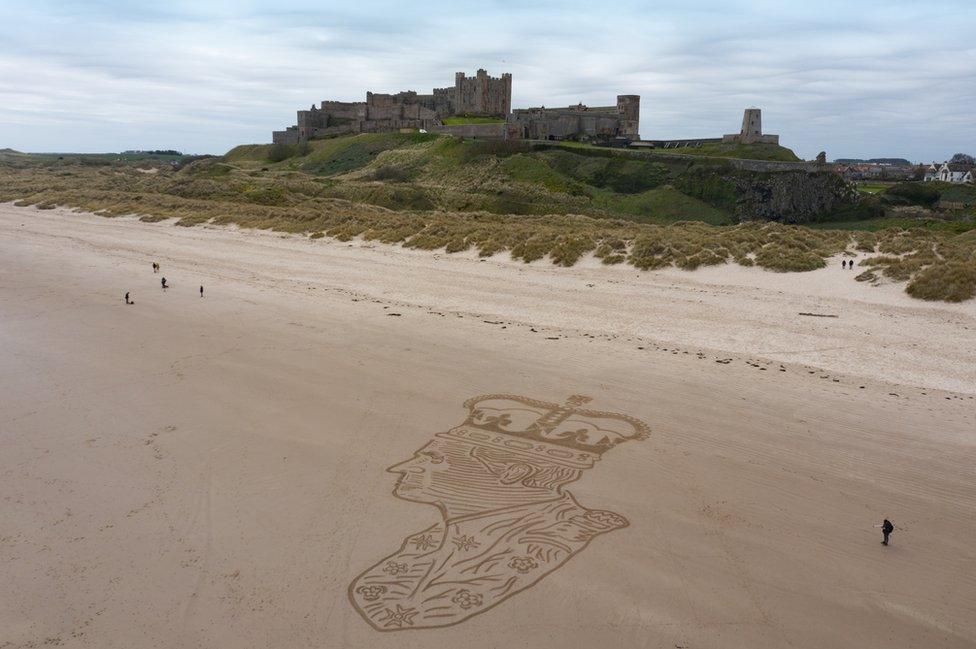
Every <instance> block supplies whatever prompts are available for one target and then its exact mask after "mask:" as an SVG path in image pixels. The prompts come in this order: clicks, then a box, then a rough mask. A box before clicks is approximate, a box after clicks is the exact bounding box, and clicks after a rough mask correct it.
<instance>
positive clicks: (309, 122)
mask: <svg viewBox="0 0 976 649" xmlns="http://www.w3.org/2000/svg"><path fill="white" fill-rule="evenodd" d="M452 118H453V119H452ZM297 122H298V123H297V124H295V125H294V126H289V127H288V128H286V129H285V130H283V131H275V132H274V133H272V142H274V143H275V144H297V143H299V142H307V141H308V140H315V139H320V138H326V137H333V136H337V135H347V134H355V133H388V132H397V131H401V130H403V131H416V130H423V131H426V132H431V133H443V134H447V135H456V136H458V137H467V138H483V139H502V140H518V139H525V140H577V141H585V142H593V143H596V144H604V145H611V146H630V147H633V148H654V149H659V148H661V149H685V148H696V147H700V146H703V145H708V144H716V143H727V144H728V143H735V144H756V143H763V144H779V136H778V135H765V134H763V132H762V111H761V110H760V109H758V108H747V109H746V110H745V113H744V114H743V116H742V129H741V130H740V131H739V133H735V134H732V135H726V136H724V137H721V138H687V139H671V140H641V139H640V134H639V132H640V128H639V127H640V96H639V95H617V103H616V104H615V105H613V106H585V105H583V104H576V105H575V106H568V107H566V108H546V107H545V106H540V107H537V108H516V109H514V110H513V109H512V75H511V74H509V73H505V74H502V76H501V77H491V76H489V75H488V73H487V72H486V71H485V70H478V71H477V72H476V73H475V75H474V76H473V77H469V76H466V75H465V74H464V73H463V72H458V73H456V74H455V75H454V86H453V87H447V88H434V89H433V90H432V91H431V93H430V94H425V95H421V94H418V93H417V92H415V91H413V90H405V91H403V92H398V93H395V94H386V93H374V92H367V93H366V101H323V102H322V103H321V104H320V105H319V106H318V107H316V106H314V105H313V106H312V107H311V108H309V109H308V110H300V111H298V120H297Z"/></svg>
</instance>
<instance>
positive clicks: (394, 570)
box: [383, 561, 410, 577]
mask: <svg viewBox="0 0 976 649" xmlns="http://www.w3.org/2000/svg"><path fill="white" fill-rule="evenodd" d="M409 571H410V568H409V567H407V564H405V563H397V562H396V561H387V562H386V566H384V567H383V572H385V573H386V574H388V575H393V576H394V577H396V576H397V575H403V574H406V573H407V572H409Z"/></svg>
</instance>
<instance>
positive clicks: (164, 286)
mask: <svg viewBox="0 0 976 649" xmlns="http://www.w3.org/2000/svg"><path fill="white" fill-rule="evenodd" d="M159 283H160V284H162V286H163V290H164V291H165V290H166V278H165V277H164V278H163V279H162V280H160V282H159Z"/></svg>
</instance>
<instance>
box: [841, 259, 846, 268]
mask: <svg viewBox="0 0 976 649" xmlns="http://www.w3.org/2000/svg"><path fill="white" fill-rule="evenodd" d="M840 267H841V268H847V260H846V259H841V260H840Z"/></svg>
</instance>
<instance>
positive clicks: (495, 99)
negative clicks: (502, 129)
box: [454, 70, 512, 117]
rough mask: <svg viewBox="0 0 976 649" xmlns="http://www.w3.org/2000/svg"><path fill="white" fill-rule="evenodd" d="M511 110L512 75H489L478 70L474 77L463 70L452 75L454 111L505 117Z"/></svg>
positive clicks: (463, 113) (459, 113) (462, 113)
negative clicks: (498, 76)
mask: <svg viewBox="0 0 976 649" xmlns="http://www.w3.org/2000/svg"><path fill="white" fill-rule="evenodd" d="M511 111H512V75H511V74H509V73H505V74H503V75H502V76H501V78H497V77H490V76H488V72H487V71H485V70H478V71H477V72H476V73H475V76H474V77H468V76H466V75H465V74H464V73H463V72H457V73H455V75H454V113H455V114H456V115H484V116H492V117H507V116H508V114H509V113H510V112H511Z"/></svg>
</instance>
